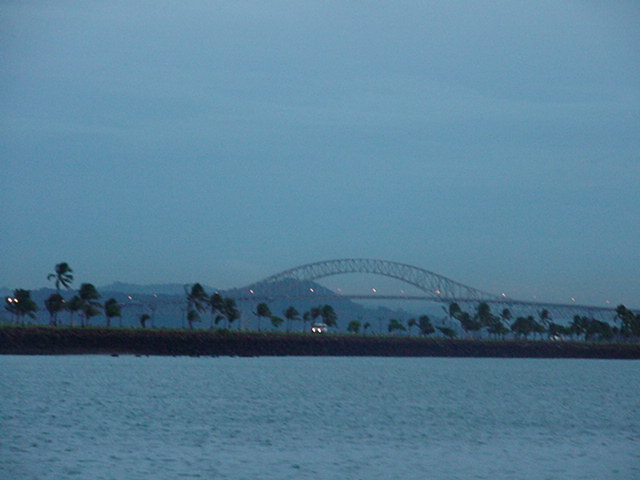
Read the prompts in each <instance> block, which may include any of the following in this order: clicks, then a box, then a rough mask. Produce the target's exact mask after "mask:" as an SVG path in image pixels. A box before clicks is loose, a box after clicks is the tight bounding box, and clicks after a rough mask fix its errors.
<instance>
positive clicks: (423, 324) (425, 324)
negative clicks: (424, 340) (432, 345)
mask: <svg viewBox="0 0 640 480" xmlns="http://www.w3.org/2000/svg"><path fill="white" fill-rule="evenodd" d="M418 328H419V329H420V333H421V334H422V335H424V336H427V335H431V334H432V333H434V332H435V331H436V329H435V328H434V327H433V325H432V324H431V319H430V318H429V317H428V316H427V315H422V316H421V317H419V318H418Z"/></svg>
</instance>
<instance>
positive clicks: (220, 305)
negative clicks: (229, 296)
mask: <svg viewBox="0 0 640 480" xmlns="http://www.w3.org/2000/svg"><path fill="white" fill-rule="evenodd" d="M209 308H210V309H211V328H212V329H213V324H214V322H215V324H216V325H217V324H218V322H219V321H220V320H222V319H224V318H225V317H224V298H223V297H222V295H220V293H219V292H215V293H213V295H211V298H209Z"/></svg>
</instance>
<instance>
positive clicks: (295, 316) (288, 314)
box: [284, 306, 300, 332]
mask: <svg viewBox="0 0 640 480" xmlns="http://www.w3.org/2000/svg"><path fill="white" fill-rule="evenodd" d="M284 318H286V319H287V332H288V331H289V330H290V326H291V325H290V324H291V321H292V320H293V321H295V320H300V313H299V312H298V310H296V309H295V307H293V306H291V307H289V308H287V309H286V310H285V312H284Z"/></svg>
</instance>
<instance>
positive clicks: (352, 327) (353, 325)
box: [347, 320, 360, 334]
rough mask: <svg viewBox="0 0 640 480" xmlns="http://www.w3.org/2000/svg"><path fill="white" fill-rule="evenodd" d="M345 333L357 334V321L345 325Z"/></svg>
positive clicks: (358, 323)
mask: <svg viewBox="0 0 640 480" xmlns="http://www.w3.org/2000/svg"><path fill="white" fill-rule="evenodd" d="M347 332H349V333H353V334H357V333H358V332H360V322H359V321H358V320H351V321H350V322H349V325H347Z"/></svg>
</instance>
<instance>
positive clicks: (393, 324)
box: [387, 318, 407, 333]
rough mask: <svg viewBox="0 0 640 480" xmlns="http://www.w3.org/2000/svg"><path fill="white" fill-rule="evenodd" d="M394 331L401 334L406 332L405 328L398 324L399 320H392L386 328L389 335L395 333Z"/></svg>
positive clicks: (400, 323)
mask: <svg viewBox="0 0 640 480" xmlns="http://www.w3.org/2000/svg"><path fill="white" fill-rule="evenodd" d="M396 330H400V331H402V332H404V331H406V330H407V328H406V327H405V326H404V325H403V324H402V322H400V320H398V319H396V318H392V319H391V320H389V325H388V326H387V331H388V332H389V333H392V332H395V331H396Z"/></svg>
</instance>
